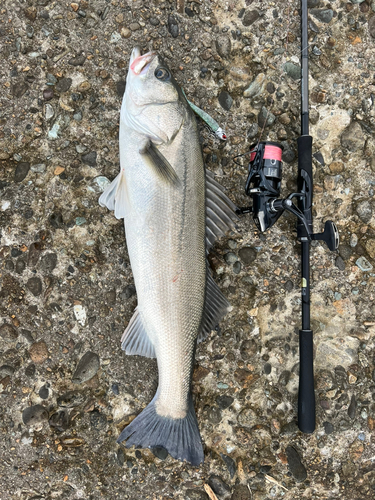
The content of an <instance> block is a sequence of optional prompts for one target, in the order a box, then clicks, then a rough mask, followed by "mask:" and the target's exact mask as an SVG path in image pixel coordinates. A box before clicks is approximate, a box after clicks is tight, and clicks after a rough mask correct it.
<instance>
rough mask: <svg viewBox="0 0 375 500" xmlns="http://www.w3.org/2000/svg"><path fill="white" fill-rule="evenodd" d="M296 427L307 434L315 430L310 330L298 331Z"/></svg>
mask: <svg viewBox="0 0 375 500" xmlns="http://www.w3.org/2000/svg"><path fill="white" fill-rule="evenodd" d="M298 427H299V429H300V430H301V431H302V432H305V433H307V434H310V433H312V432H314V430H315V392H314V366H313V332H312V330H300V331H299V390H298Z"/></svg>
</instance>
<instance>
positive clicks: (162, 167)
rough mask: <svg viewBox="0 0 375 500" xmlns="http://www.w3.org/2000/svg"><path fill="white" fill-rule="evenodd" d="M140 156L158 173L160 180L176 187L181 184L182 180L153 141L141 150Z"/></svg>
mask: <svg viewBox="0 0 375 500" xmlns="http://www.w3.org/2000/svg"><path fill="white" fill-rule="evenodd" d="M139 154H140V155H141V156H142V158H143V160H144V162H145V163H146V164H147V165H148V166H149V167H150V168H151V169H153V170H154V171H155V172H156V174H157V175H158V177H159V178H160V179H162V180H163V181H165V182H167V183H168V184H172V185H175V186H178V185H179V184H180V179H179V178H178V176H177V174H176V172H175V170H174V168H173V167H172V165H171V164H170V163H169V161H168V160H167V159H166V158H165V156H164V155H163V154H162V153H161V152H160V151H159V150H158V148H157V147H156V146H155V145H154V144H153V143H152V142H151V141H148V142H147V143H146V145H145V146H144V147H142V148H141V149H140V150H139Z"/></svg>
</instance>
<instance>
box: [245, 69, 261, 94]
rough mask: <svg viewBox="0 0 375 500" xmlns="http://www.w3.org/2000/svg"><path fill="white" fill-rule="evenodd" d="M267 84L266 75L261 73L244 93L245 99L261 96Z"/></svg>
mask: <svg viewBox="0 0 375 500" xmlns="http://www.w3.org/2000/svg"><path fill="white" fill-rule="evenodd" d="M265 83H266V75H265V74H264V73H259V74H258V75H257V77H256V78H255V80H253V81H252V82H251V83H250V85H249V86H248V88H247V89H246V90H245V91H244V93H243V95H244V97H249V98H251V97H255V96H257V95H259V94H261V93H262V92H263V90H264V87H265Z"/></svg>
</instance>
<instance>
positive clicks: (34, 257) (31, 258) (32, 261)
mask: <svg viewBox="0 0 375 500" xmlns="http://www.w3.org/2000/svg"><path fill="white" fill-rule="evenodd" d="M41 251H42V245H41V243H40V242H39V241H36V242H35V243H31V245H30V247H29V255H28V259H27V265H28V266H29V267H35V266H36V264H37V262H38V260H39V257H40V252H41Z"/></svg>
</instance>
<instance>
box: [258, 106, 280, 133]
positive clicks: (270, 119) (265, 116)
mask: <svg viewBox="0 0 375 500" xmlns="http://www.w3.org/2000/svg"><path fill="white" fill-rule="evenodd" d="M275 120H276V116H275V115H274V114H273V113H271V112H270V110H269V109H267V108H266V107H265V106H262V109H261V111H260V113H259V115H258V125H259V127H262V128H263V127H270V126H271V125H273V124H274V122H275Z"/></svg>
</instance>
